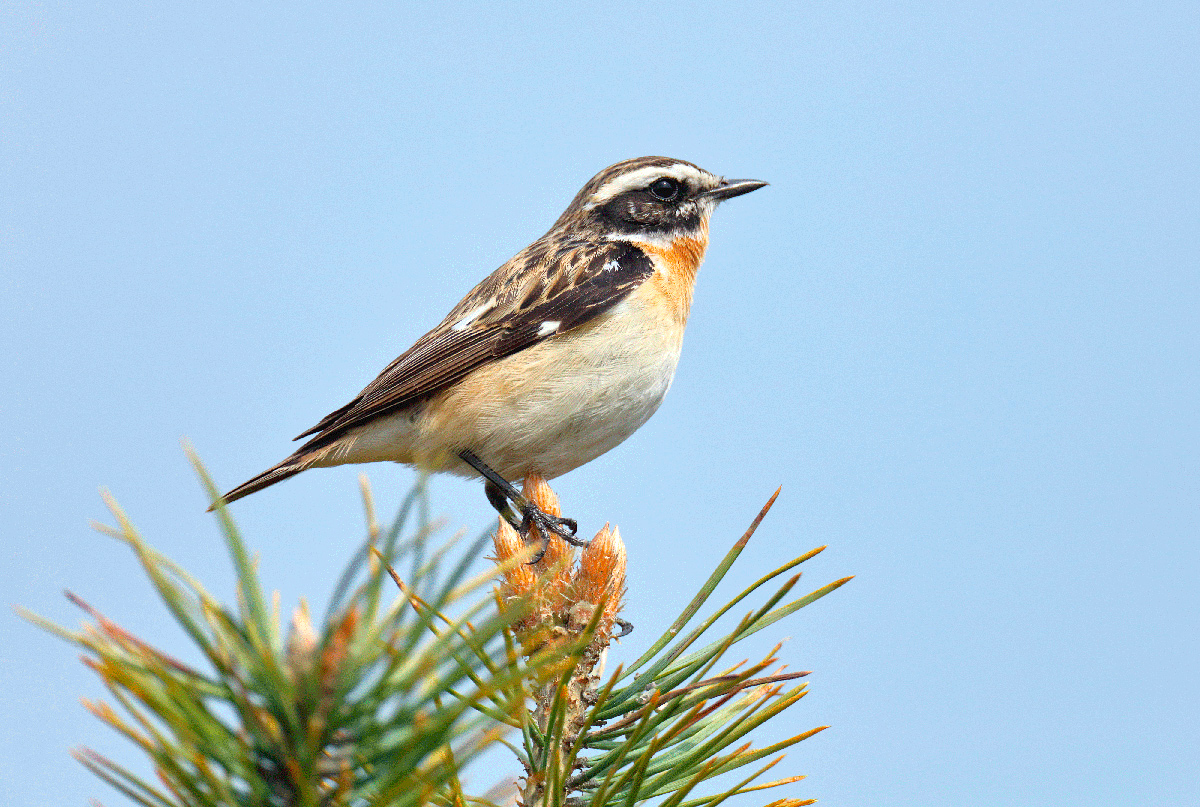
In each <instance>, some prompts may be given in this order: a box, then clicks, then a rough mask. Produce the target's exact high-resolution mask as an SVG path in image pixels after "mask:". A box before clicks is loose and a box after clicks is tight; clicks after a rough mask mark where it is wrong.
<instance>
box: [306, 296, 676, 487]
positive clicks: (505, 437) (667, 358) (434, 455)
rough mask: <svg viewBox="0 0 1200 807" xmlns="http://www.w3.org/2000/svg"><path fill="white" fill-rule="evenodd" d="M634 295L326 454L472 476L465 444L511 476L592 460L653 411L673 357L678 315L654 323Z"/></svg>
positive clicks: (552, 471) (547, 472)
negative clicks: (668, 322)
mask: <svg viewBox="0 0 1200 807" xmlns="http://www.w3.org/2000/svg"><path fill="white" fill-rule="evenodd" d="M640 297H641V296H640V295H637V294H635V295H633V296H631V297H630V298H627V299H626V300H625V301H624V302H622V303H620V304H618V305H617V306H616V307H614V308H613V310H612V311H610V312H608V313H607V314H604V315H602V316H601V317H598V318H597V319H596V320H594V321H593V322H591V323H589V324H587V325H585V326H583V327H581V328H577V329H575V330H573V331H570V332H568V333H565V334H561V335H559V336H555V337H551V338H550V339H547V340H545V341H543V342H540V343H538V344H537V345H534V346H533V347H531V348H528V349H526V350H523V351H521V352H520V353H516V354H514V355H512V356H509V357H507V358H505V359H502V360H500V361H497V362H494V363H492V364H490V365H487V366H485V367H482V368H480V369H479V370H476V371H474V372H473V373H471V374H470V375H468V376H467V377H466V378H464V379H463V380H462V381H461V382H459V383H458V384H456V385H455V386H453V387H452V388H451V389H449V390H447V391H445V392H443V393H440V394H439V395H436V396H434V397H433V398H432V399H430V400H429V401H428V402H426V403H425V404H423V405H421V406H419V407H416V408H414V409H411V410H408V411H405V412H399V413H397V414H395V415H391V416H388V417H385V418H381V419H379V420H377V421H375V422H373V423H371V424H369V425H368V426H366V427H364V428H363V429H362V430H361V431H359V432H358V433H357V434H356V435H354V439H353V442H352V444H351V445H347V446H345V448H344V450H343V451H340V452H337V454H338V456H337V459H336V460H334V462H337V464H340V463H341V462H371V461H378V460H395V461H399V462H405V463H411V464H414V465H418V466H420V467H423V468H426V469H429V470H435V471H451V472H456V473H461V474H464V475H474V472H473V471H471V469H470V468H468V467H467V466H466V465H465V464H464V463H463V462H462V461H461V460H459V459H458V457H457V455H458V452H459V451H460V450H461V449H463V448H469V449H471V450H472V451H474V452H475V453H476V454H477V455H478V456H479V457H480V459H482V460H483V461H484V462H486V463H487V464H488V465H490V466H491V467H492V468H493V469H495V470H496V471H497V472H499V473H500V474H501V475H503V476H505V477H506V478H509V479H519V478H521V477H523V476H524V475H526V474H528V473H534V472H536V473H540V474H542V475H543V476H545V477H547V478H553V477H556V476H560V475H561V474H565V473H566V472H568V471H570V470H572V469H574V468H577V467H579V466H580V465H582V464H584V463H585V462H588V461H590V460H593V459H595V458H596V457H598V456H600V455H601V454H603V453H604V452H606V451H608V450H609V449H611V448H614V447H615V446H617V445H619V444H620V443H621V442H622V441H624V440H625V439H626V438H627V437H629V436H630V435H631V434H633V433H634V432H635V431H637V429H638V428H639V427H641V425H642V424H643V423H645V422H646V421H647V420H648V419H649V418H650V416H651V415H652V414H654V412H655V410H657V409H658V406H659V404H661V403H662V400H663V397H664V396H666V394H667V390H668V389H669V388H670V386H671V381H672V379H673V378H674V376H675V367H676V365H677V364H678V362H679V351H680V346H681V344H682V338H683V327H682V324H680V325H679V326H678V327H674V326H668V327H663V325H664V323H663V321H662V319H661V318H659V317H658V316H656V315H655V314H656V312H655V311H654V310H653V306H647V305H646V304H644V303H643V302H642V301H641V299H640ZM330 459H334V458H333V457H330ZM330 464H334V463H332V462H331V463H330Z"/></svg>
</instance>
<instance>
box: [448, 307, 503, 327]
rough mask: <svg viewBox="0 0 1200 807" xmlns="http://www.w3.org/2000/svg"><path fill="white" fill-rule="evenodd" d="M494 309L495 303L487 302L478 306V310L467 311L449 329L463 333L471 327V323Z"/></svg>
mask: <svg viewBox="0 0 1200 807" xmlns="http://www.w3.org/2000/svg"><path fill="white" fill-rule="evenodd" d="M495 307H496V301H495V300H488V301H487V302H486V303H484V304H483V305H481V306H479V307H478V308H474V309H472V310H471V311H469V312H468V313H467V315H466V316H465V317H463V318H462V319H460V320H459V321H458V322H456V323H454V325H453V326H452V327H451V328H450V330H452V331H465V330H466V329H467V328H469V327H470V326H471V323H472V322H474V321H475V320H477V319H479V318H480V317H482V316H483V315H484V314H486V313H487V312H489V311H491V310H492V309H493V308H495Z"/></svg>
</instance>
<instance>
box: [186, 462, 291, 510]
mask: <svg viewBox="0 0 1200 807" xmlns="http://www.w3.org/2000/svg"><path fill="white" fill-rule="evenodd" d="M312 461H313V457H312V455H311V454H308V455H300V454H293V455H292V456H290V457H288V458H287V459H286V460H284V461H283V462H281V463H279V464H278V465H276V466H275V467H273V468H268V469H267V470H265V471H263V472H262V473H261V474H259V475H258V476H256V477H254V478H253V479H250V480H247V481H245V482H243V483H242V484H240V485H238V486H237V487H236V488H234V489H233V490H231V491H229V492H228V493H226V494H225V495H224V496H222V497H221V498H222V499H223V500H224V502H225V504H229V503H230V502H235V501H237V500H238V499H240V498H242V497H243V496H249V495H250V494H251V493H256V492H258V491H260V490H262V489H263V488H269V487H271V485H274V484H275V483H276V482H282V481H283V480H285V479H287V478H288V477H290V476H295V475H296V474H298V473H300V472H301V471H303V470H304V469H306V468H308V467H310V466H311V465H312ZM215 508H216V505H213V506H212V507H210V508H208V509H209V512H212V510H214V509H215Z"/></svg>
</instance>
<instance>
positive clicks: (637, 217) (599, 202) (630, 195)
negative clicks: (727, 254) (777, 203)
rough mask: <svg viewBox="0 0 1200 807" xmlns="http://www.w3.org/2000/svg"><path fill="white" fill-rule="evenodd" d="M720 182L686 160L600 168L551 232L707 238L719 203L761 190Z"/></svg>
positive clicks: (744, 182) (753, 184)
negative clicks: (712, 217) (584, 231)
mask: <svg viewBox="0 0 1200 807" xmlns="http://www.w3.org/2000/svg"><path fill="white" fill-rule="evenodd" d="M766 184H767V183H766V182H763V181H761V180H757V179H725V178H723V177H719V176H717V175H715V174H710V173H709V172H708V171H705V170H704V169H703V168H700V167H698V166H696V165H693V164H692V163H690V162H687V161H686V160H674V159H671V158H669V157H638V158H636V159H632V160H624V161H623V162H619V163H617V164H616V165H611V166H609V167H608V168H605V169H604V170H603V171H601V172H600V173H598V174H596V176H594V177H592V179H591V180H590V181H588V183H587V184H586V185H584V186H583V189H582V190H580V191H579V193H578V194H577V195H576V196H575V199H574V200H573V201H572V202H571V205H570V206H569V207H568V208H567V210H566V212H564V213H563V215H562V216H561V217H560V218H559V220H558V222H557V223H556V224H555V229H559V228H563V227H568V228H579V229H583V230H587V231H591V232H598V233H602V234H604V235H608V236H610V237H612V238H617V239H628V240H632V241H637V240H646V241H670V240H672V239H674V238H676V237H680V236H683V237H699V236H703V235H705V234H706V233H707V230H708V217H709V216H710V215H711V214H712V212H713V210H714V209H716V206H717V205H718V204H719V203H720V202H722V201H724V200H725V199H732V198H733V197H734V196H741V195H742V194H744V193H749V192H750V191H753V190H757V189H758V188H761V187H763V186H764V185H766Z"/></svg>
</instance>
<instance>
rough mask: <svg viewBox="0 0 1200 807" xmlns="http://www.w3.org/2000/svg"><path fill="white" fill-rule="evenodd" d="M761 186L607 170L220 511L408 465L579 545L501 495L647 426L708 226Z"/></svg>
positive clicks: (628, 165)
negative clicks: (334, 469) (376, 467)
mask: <svg viewBox="0 0 1200 807" xmlns="http://www.w3.org/2000/svg"><path fill="white" fill-rule="evenodd" d="M766 184H767V183H765V182H760V181H759V180H756V179H723V178H722V177H718V176H715V175H714V174H710V173H709V172H707V171H704V170H702V169H700V168H698V167H697V166H695V165H693V164H692V163H689V162H685V161H684V160H673V159H668V158H666V157H640V158H638V159H633V160H625V161H624V162H619V163H617V164H616V165H613V166H610V167H608V168H606V169H604V170H603V171H601V172H600V173H599V174H597V175H596V176H594V177H593V178H592V179H591V181H589V182H588V183H587V184H586V185H584V186H583V189H582V190H580V191H579V193H578V194H577V195H576V196H575V198H574V200H572V202H571V204H570V205H569V206H568V207H567V209H566V211H565V212H564V213H563V214H562V215H561V216H559V218H558V221H556V222H555V223H554V226H553V227H551V228H550V230H549V232H547V233H546V234H545V235H543V236H542V237H541V238H539V239H538V240H537V241H534V242H533V243H532V244H530V245H529V246H528V247H526V248H525V249H523V250H521V252H519V253H518V254H517V255H516V256H515V257H514V258H512V260H510V261H508V262H507V263H506V264H504V265H503V266H501V267H500V268H499V269H497V270H496V271H495V272H493V273H492V274H491V275H489V276H488V277H487V278H486V279H485V280H484V281H483V282H482V283H480V284H479V285H478V286H476V287H475V288H474V289H472V290H471V291H470V293H468V294H467V296H466V297H464V298H463V300H462V302H460V303H459V304H458V305H457V306H455V308H454V310H453V311H451V312H450V313H449V314H448V315H447V316H446V318H445V319H443V320H442V321H441V323H439V324H438V325H437V326H436V327H435V328H434V329H433V330H431V331H430V332H429V333H427V334H425V335H424V336H422V337H421V338H420V339H418V340H417V342H416V344H414V345H413V346H412V347H411V348H409V349H408V350H407V351H406V352H405V353H404V354H403V355H401V356H400V357H399V358H398V359H396V360H395V361H393V362H392V363H391V364H390V365H388V367H387V368H386V369H384V371H383V372H382V373H380V374H379V377H378V378H376V379H375V380H374V381H372V382H371V383H370V384H369V385H367V387H366V389H364V390H363V391H362V392H360V393H359V394H358V395H357V396H356V397H355V398H354V400H352V401H350V403H348V404H346V405H345V406H343V407H342V408H341V409H338V410H337V411H335V412H331V413H330V414H328V415H326V416H325V417H324V418H323V419H322V420H321V422H320V423H318V424H317V425H315V426H313V427H312V428H311V429H309V430H308V431H306V432H304V433H303V434H301V435H300V436H299V437H297V438H296V439H297V440H300V439H302V438H305V437H309V438H310V439H309V440H308V441H307V442H305V443H304V444H303V445H301V446H300V448H298V449H297V450H296V451H295V452H294V453H293V454H292V455H291V456H289V457H288V458H287V459H285V460H283V461H282V462H280V463H279V464H278V465H275V466H274V467H272V468H270V469H268V470H266V471H264V472H263V473H261V474H259V475H258V476H256V477H254V478H253V479H251V480H249V481H247V482H245V483H243V484H241V485H238V486H237V487H236V488H234V489H233V490H231V491H229V492H228V493H226V494H225V496H224V500H225V501H226V502H232V501H234V500H236V499H240V498H242V497H243V496H247V495H249V494H251V493H254V492H255V491H258V490H262V489H263V488H265V487H267V486H268V485H273V484H275V483H276V482H279V481H281V480H284V479H287V478H288V477H290V476H294V475H295V474H298V473H300V472H301V471H304V470H307V469H309V468H321V467H328V466H333V465H343V464H346V463H359V462H383V461H392V462H402V463H406V464H409V465H415V466H417V467H419V468H422V469H425V470H428V471H448V472H451V473H457V474H462V475H466V476H474V475H476V474H478V475H481V476H483V477H484V479H485V490H486V492H487V496H488V500H489V501H490V502H491V503H492V505H493V506H494V507H495V508H496V509H497V510H498V511H499V512H500V514H501V515H502V516H504V518H505V519H506V520H507V521H508V522H509V523H511V524H512V525H513V526H514V527H516V528H517V529H519V530H521V531H522V534H524V533H525V532H526V531H527V530H528V529H529V527H530V525H531V524H537V525H538V526H539V527H540V528H541V532H542V535H543V536H544V535H547V532H546V531H547V530H550V531H553V532H555V533H557V534H558V535H561V536H562V537H563V538H565V539H567V540H570V541H572V543H579V542H578V541H577V540H575V538H574V535H575V531H576V525H575V522H574V521H572V520H571V519H566V518H560V517H556V516H551V515H549V514H547V513H545V512H543V511H541V510H540V509H539V508H537V507H536V506H535V505H533V504H532V503H531V502H529V501H527V500H526V499H525V498H524V497H523V496H522V495H521V494H520V493H519V492H518V491H517V490H516V488H514V487H513V486H512V485H511V484H510V483H509V482H508V480H510V479H517V478H521V477H524V476H525V475H527V474H530V473H538V474H541V475H542V476H543V477H545V478H547V479H552V478H554V477H556V476H559V475H561V474H565V473H566V472H567V471H570V470H572V469H574V468H577V467H579V466H580V465H583V464H584V463H585V462H588V461H590V460H593V459H595V458H596V457H598V456H600V455H601V454H603V453H604V452H606V451H608V450H609V449H611V448H614V447H615V446H617V445H618V444H619V443H621V442H622V441H623V440H625V438H627V437H629V435H631V434H633V433H634V431H636V430H637V429H638V427H640V426H641V425H642V424H643V423H645V422H646V420H647V419H648V418H649V417H650V416H651V415H652V414H654V411H655V410H656V409H658V406H659V404H660V403H662V400H663V396H665V395H666V394H667V389H668V388H669V387H670V386H671V380H672V378H673V377H674V375H675V366H676V364H677V363H678V361H679V351H680V346H681V344H682V341H683V330H684V326H685V325H686V324H687V318H688V312H689V310H690V308H691V303H692V289H693V287H694V284H695V280H696V272H697V270H699V268H700V262H701V261H702V260H703V258H704V251H705V248H706V247H707V246H708V220H709V216H710V215H711V214H712V212H713V210H714V209H715V208H716V206H717V204H718V203H719V202H721V201H723V200H725V199H730V198H732V197H734V196H741V195H742V194H744V193H749V192H750V191H753V190H756V189H758V188H761V187H763V186H764V185H766ZM514 508H515V509H514Z"/></svg>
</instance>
